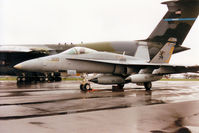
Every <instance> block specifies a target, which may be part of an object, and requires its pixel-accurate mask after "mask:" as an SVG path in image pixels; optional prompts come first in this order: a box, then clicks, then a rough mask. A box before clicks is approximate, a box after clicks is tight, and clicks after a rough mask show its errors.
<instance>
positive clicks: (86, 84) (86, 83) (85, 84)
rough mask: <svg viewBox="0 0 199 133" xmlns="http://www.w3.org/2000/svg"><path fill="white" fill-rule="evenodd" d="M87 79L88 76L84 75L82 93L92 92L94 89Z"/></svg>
mask: <svg viewBox="0 0 199 133" xmlns="http://www.w3.org/2000/svg"><path fill="white" fill-rule="evenodd" d="M87 77H88V76H87V74H83V75H82V78H83V81H82V82H81V84H80V90H81V91H88V90H92V89H91V85H90V83H89V81H88V78H87Z"/></svg>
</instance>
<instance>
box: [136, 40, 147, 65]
mask: <svg viewBox="0 0 199 133" xmlns="http://www.w3.org/2000/svg"><path fill="white" fill-rule="evenodd" d="M138 43H139V45H138V48H137V51H136V53H135V57H138V58H141V59H144V60H146V61H150V57H149V49H148V45H147V43H146V42H138Z"/></svg>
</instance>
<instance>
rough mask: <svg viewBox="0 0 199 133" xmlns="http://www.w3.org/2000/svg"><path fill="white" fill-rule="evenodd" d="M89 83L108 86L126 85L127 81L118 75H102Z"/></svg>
mask: <svg viewBox="0 0 199 133" xmlns="http://www.w3.org/2000/svg"><path fill="white" fill-rule="evenodd" d="M89 81H91V82H94V83H97V84H106V85H112V84H124V83H125V79H124V78H123V77H121V76H117V75H100V76H98V77H95V78H93V79H90V80H89Z"/></svg>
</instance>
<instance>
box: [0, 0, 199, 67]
mask: <svg viewBox="0 0 199 133" xmlns="http://www.w3.org/2000/svg"><path fill="white" fill-rule="evenodd" d="M161 2H162V0H0V20H1V21H0V29H1V31H0V44H2V45H7V44H45V43H50V44H52V43H59V42H61V43H64V42H74V43H79V42H81V41H83V42H99V41H100V42H101V41H132V40H138V39H146V38H147V37H148V36H149V35H150V33H151V32H152V31H153V29H154V28H155V26H156V25H157V24H158V23H159V21H160V20H161V18H162V17H163V16H164V14H165V13H166V11H167V7H166V5H162V4H160V3H161ZM198 37H199V20H198V19H197V20H196V22H195V24H194V26H193V27H192V29H191V31H190V33H189V34H188V36H187V38H186V39H185V41H184V43H183V46H186V47H190V48H191V50H189V51H187V52H183V53H180V54H177V55H174V56H173V58H172V60H171V63H175V64H199V58H198V57H199V52H198V50H199V44H198V42H199V38H198Z"/></svg>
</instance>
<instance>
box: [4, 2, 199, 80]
mask: <svg viewBox="0 0 199 133" xmlns="http://www.w3.org/2000/svg"><path fill="white" fill-rule="evenodd" d="M163 4H166V5H167V6H168V9H169V10H168V12H167V13H166V15H165V16H164V17H163V19H162V20H161V21H160V23H159V24H158V25H157V27H156V28H155V30H154V31H153V32H152V33H151V34H150V36H149V37H148V38H147V39H144V40H138V41H118V42H99V43H83V44H76V45H75V46H84V47H88V48H92V49H95V50H99V51H108V52H116V53H120V54H122V53H124V52H125V54H126V55H131V56H134V55H135V51H136V50H137V47H138V46H139V45H142V44H147V45H148V48H149V54H150V58H153V57H154V55H156V54H157V52H158V51H159V50H160V49H161V48H162V47H163V45H164V43H165V42H166V40H168V38H169V37H176V38H177V40H178V42H177V44H176V47H175V50H174V53H177V52H181V51H184V50H187V49H188V48H186V47H182V46H181V45H182V43H183V41H184V39H185V38H186V36H187V34H188V32H189V31H190V29H191V27H192V25H193V23H194V22H195V20H196V18H197V16H198V12H199V8H198V0H191V1H190V0H179V1H170V2H164V3H163ZM138 13H139V12H138ZM148 21H150V20H148ZM73 46H74V45H68V44H66V45H65V44H63V45H61V44H58V45H31V46H27V45H20V46H16V45H15V46H0V74H1V75H18V76H20V77H21V78H23V79H24V80H25V81H31V80H38V78H32V77H40V76H43V73H34V72H33V73H30V72H25V71H18V70H15V69H13V66H14V65H15V64H17V63H20V62H22V61H25V60H28V59H32V58H37V57H41V56H46V55H49V54H55V53H59V52H62V51H64V50H66V49H68V48H70V47H73ZM57 75H58V76H59V74H57ZM49 76H50V77H51V79H52V75H51V74H50V75H49ZM54 79H55V78H54ZM19 80H20V78H19ZM42 80H43V79H42ZM20 81H21V80H20Z"/></svg>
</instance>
